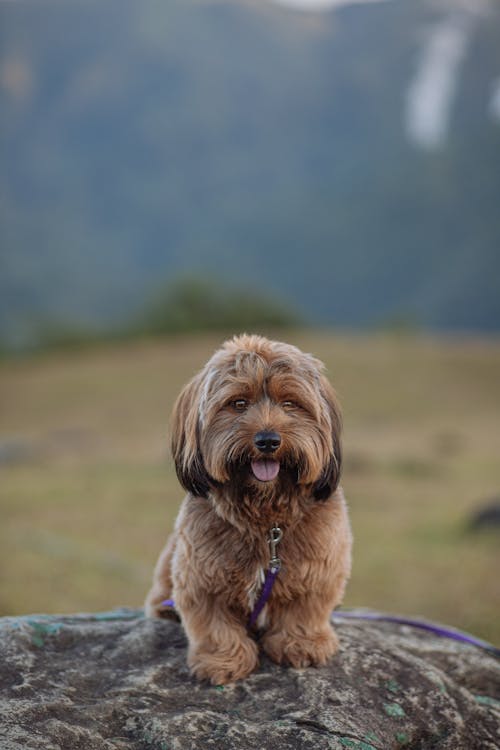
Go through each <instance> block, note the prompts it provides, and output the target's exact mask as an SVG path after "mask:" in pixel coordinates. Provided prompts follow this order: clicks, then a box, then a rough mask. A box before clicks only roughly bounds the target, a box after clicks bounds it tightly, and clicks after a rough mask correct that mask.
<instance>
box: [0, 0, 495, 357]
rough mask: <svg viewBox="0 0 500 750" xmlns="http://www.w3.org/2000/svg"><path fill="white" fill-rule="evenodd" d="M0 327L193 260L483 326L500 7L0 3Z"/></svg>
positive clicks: (372, 320) (154, 283) (80, 310)
mask: <svg viewBox="0 0 500 750" xmlns="http://www.w3.org/2000/svg"><path fill="white" fill-rule="evenodd" d="M0 29H1V31H0V34H1V45H0V107H1V111H2V122H1V126H0V148H1V165H2V166H1V169H0V196H1V200H0V226H1V230H0V232H1V273H0V318H1V323H0V339H3V340H4V341H5V340H7V341H10V342H11V343H18V344H19V343H21V344H22V343H26V342H28V343H29V342H30V341H31V340H33V339H36V337H37V336H38V332H39V329H40V327H43V326H46V325H48V324H51V323H53V322H54V321H56V322H57V321H60V320H64V322H65V324H67V325H73V324H74V325H83V326H85V325H92V326H95V325H98V326H109V325H115V324H117V323H118V322H120V321H123V320H125V319H129V318H132V317H133V316H134V315H136V314H138V313H139V312H140V310H141V309H142V307H143V304H144V300H145V299H147V298H149V297H150V295H152V294H154V293H155V291H156V290H157V289H158V288H159V287H160V286H161V285H162V284H163V283H164V282H165V281H168V280H169V279H173V278H176V277H178V276H180V275H182V274H184V273H185V272H186V271H187V270H189V271H194V272H195V273H197V274H199V275H201V276H203V275H204V274H210V276H211V277H214V278H216V279H218V280H219V281H221V282H228V281H229V282H232V281H237V282H238V283H239V284H240V285H241V283H242V282H243V284H244V285H245V286H246V287H248V288H256V289H259V290H261V291H262V292H263V293H264V294H266V295H268V296H271V297H272V296H273V295H276V297H277V298H278V297H279V299H280V300H283V301H285V302H286V301H288V302H289V303H290V304H292V305H293V306H294V308H295V309H296V310H297V312H298V314H299V315H302V316H304V317H306V318H308V319H310V320H311V321H314V322H323V323H328V324H336V325H348V326H364V325H367V324H375V325H380V324H384V323H386V322H388V321H393V320H396V319H397V320H402V321H405V322H407V323H411V324H415V325H418V326H422V327H434V328H447V329H453V328H455V329H464V330H487V331H498V330H500V282H499V279H500V253H499V252H498V248H499V247H500V211H499V194H500V191H499V188H500V169H499V163H500V162H499V154H500V83H499V81H500V5H499V4H498V3H493V2H492V3H488V2H482V1H480V0H477V1H472V2H467V3H466V2H453V3H452V2H444V0H443V1H442V2H431V1H430V0H394V1H393V2H386V3H370V4H366V5H354V6H352V7H342V8H340V9H338V10H335V12H334V11H328V12H324V13H321V14H313V13H306V12H296V11H293V10H291V9H290V8H286V7H281V6H279V5H275V4H272V3H266V2H264V0H261V1H260V2H255V3H248V2H243V1H241V2H238V1H237V0H233V2H222V1H221V2H208V0H207V2H199V1H198V2H196V1H195V0H162V2H159V0H145V1H144V2H142V3H136V2H132V1H131V0H99V1H98V2H97V1H96V0H88V1H86V2H79V1H75V2H71V3H58V2H49V1H48V0H40V1H39V2H36V3H35V2H15V3H12V2H11V3H0Z"/></svg>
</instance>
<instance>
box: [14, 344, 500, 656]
mask: <svg viewBox="0 0 500 750" xmlns="http://www.w3.org/2000/svg"><path fill="white" fill-rule="evenodd" d="M287 339H288V340H289V341H291V342H292V343H295V344H297V345H298V346H300V347H301V348H303V349H305V350H307V351H312V352H313V353H315V354H316V355H317V356H319V357H320V358H321V359H323V360H324V361H325V363H326V364H327V368H328V371H329V375H330V377H331V379H332V381H333V383H334V384H335V386H336V388H337V391H338V393H339V395H340V399H341V402H342V404H343V408H344V422H345V439H344V446H345V471H344V477H343V485H344V489H345V492H346V495H347V498H348V501H349V505H350V512H351V518H352V523H353V527H354V535H355V551H354V569H353V576H352V580H351V583H350V586H349V588H348V594H347V598H346V602H345V603H346V604H347V605H359V606H368V607H375V608H380V609H384V610H389V611H392V612H399V613H405V614H417V615H421V616H425V617H429V618H432V619H435V620H440V621H443V622H447V623H449V624H451V625H454V626H456V627H459V628H463V629H465V630H469V631H471V632H473V633H475V634H477V635H479V636H482V637H483V638H486V639H489V640H492V641H494V642H499V641H500V621H499V618H498V601H499V600H500V581H499V576H498V572H497V571H498V570H499V563H500V559H499V558H500V555H499V548H500V545H499V543H498V542H499V532H498V531H496V532H495V531H493V530H491V531H488V532H484V533H476V534H471V533H468V532H467V531H466V523H467V518H468V516H469V514H470V513H471V512H473V510H474V509H475V508H477V507H479V506H480V505H481V503H483V502H485V501H487V500H488V499H489V498H491V497H494V496H499V495H500V460H499V456H500V430H499V416H500V388H499V383H500V344H499V343H498V342H496V343H495V342H484V341H473V340H463V341H459V340H453V341H447V340H445V339H437V338H436V339H432V338H416V337H409V338H404V337H398V336H383V335H378V336H372V337H368V336H354V335H353V336H347V335H345V336H344V335H342V336H340V335H332V334H328V333H311V332H297V333H290V334H288V336H287ZM219 343H220V341H219V338H218V337H216V336H203V337H194V338H193V337H186V338H182V337H178V338H170V339H168V340H166V341H163V342H158V341H156V342H147V341H146V342H136V343H131V342H129V343H122V344H116V345H114V346H113V347H110V348H103V347H98V348H96V349H88V350H85V351H80V352H78V351H75V352H65V353H51V354H47V355H37V356H36V357H32V358H25V359H23V360H6V361H3V362H2V363H1V365H0V392H1V394H2V407H1V408H2V434H1V436H0V442H2V443H3V444H4V445H5V444H6V443H16V444H17V445H18V446H21V450H20V451H19V452H18V455H17V461H14V460H12V461H11V463H9V464H8V465H4V466H3V467H2V468H1V488H0V493H1V494H0V512H1V518H2V523H1V525H0V565H1V569H2V585H1V587H0V614H5V615H7V614H16V613H28V612H35V611H37V612H42V611H43V612H75V611H84V610H87V611H90V610H98V609H107V608H110V607H114V606H118V605H131V606H138V605H141V603H142V601H143V598H144V595H145V593H146V590H147V588H148V585H149V581H150V577H151V572H152V568H153V565H154V562H155V559H156V556H157V554H158V552H159V550H160V548H161V546H162V544H163V542H164V540H165V537H166V535H167V533H168V532H169V530H170V529H171V526H172V524H173V521H174V518H175V515H176V511H177V508H178V505H179V503H180V501H181V499H182V490H181V488H180V487H179V485H178V482H177V479H176V477H175V472H174V470H173V467H172V465H171V462H170V460H169V459H168V419H169V414H170V410H171V406H172V403H173V400H174V398H175V396H176V394H177V393H178V391H179V389H180V387H181V385H182V384H183V383H184V382H185V381H186V380H187V378H188V377H190V376H191V375H192V374H193V373H194V372H195V371H196V370H197V369H198V368H199V367H201V365H202V364H203V363H204V362H205V360H206V359H207V357H208V356H209V355H210V353H211V352H212V351H213V350H214V349H215V348H216V346H217V345H218V344H219Z"/></svg>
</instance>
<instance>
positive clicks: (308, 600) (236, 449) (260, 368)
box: [146, 335, 351, 684]
mask: <svg viewBox="0 0 500 750" xmlns="http://www.w3.org/2000/svg"><path fill="white" fill-rule="evenodd" d="M262 431H268V432H269V431H272V433H273V434H275V435H278V436H279V439H280V441H281V442H280V444H279V447H277V448H276V449H275V450H273V451H272V453H268V452H267V451H266V452H265V454H263V453H262V450H261V449H260V448H259V447H257V445H256V435H258V434H259V433H261V432H262ZM340 432H341V414H340V408H339V405H338V403H337V399H336V396H335V393H334V391H333V389H332V387H331V386H330V384H329V382H328V381H327V379H326V378H325V376H324V375H323V366H322V364H321V362H319V360H317V359H315V358H314V357H312V356H311V355H309V354H304V353H303V352H301V351H300V350H299V349H297V348H296V347H293V346H290V345H288V344H283V343H279V342H275V341H269V340H267V339H265V338H263V337H260V336H247V335H243V336H239V337H235V338H234V339H232V340H230V341H228V342H226V343H225V344H224V345H223V346H222V348H221V349H220V350H218V351H217V352H216V353H215V354H214V356H213V357H212V358H211V359H210V360H209V362H208V363H207V364H206V365H205V367H204V368H203V369H202V370H201V372H200V373H198V374H197V375H196V376H195V377H194V378H193V379H192V380H191V381H190V382H189V383H188V384H187V385H186V386H185V388H184V389H183V391H182V392H181V394H180V396H179V398H178V400H177V402H176V404H175V407H174V413H173V422H172V453H173V457H174V461H175V466H176V470H177V474H178V477H179V480H180V482H181V484H182V485H183V486H184V488H185V489H186V490H187V492H188V494H187V496H186V497H185V499H184V501H183V503H182V506H181V509H180V512H179V515H178V518H177V522H176V525H175V530H174V533H173V534H172V535H171V537H170V538H169V539H168V541H167V544H166V546H165V548H164V550H163V551H162V553H161V555H160V558H159V560H158V563H157V565H156V568H155V572H154V578H153V586H152V588H151V591H150V592H149V594H148V597H147V600H146V613H147V614H148V615H149V616H153V617H154V616H156V617H160V616H162V615H165V609H164V607H163V606H162V604H161V602H162V601H164V600H165V599H168V598H170V597H172V596H173V598H174V599H175V602H176V607H177V609H178V611H179V613H180V616H181V619H182V622H183V625H184V628H185V630H186V633H187V636H188V640H189V651H188V662H189V665H190V667H191V670H192V672H193V673H194V674H195V675H196V676H197V677H198V678H200V679H209V680H210V681H211V682H212V683H214V684H223V683H227V682H231V681H233V680H236V679H239V678H243V677H245V676H246V675H248V674H249V673H250V672H252V671H253V670H254V669H255V668H256V666H257V664H258V651H259V645H260V646H261V647H262V648H263V650H264V651H265V652H266V653H267V654H268V656H270V657H271V659H273V660H274V661H276V662H278V663H287V664H290V665H291V666H293V667H306V666H308V665H321V664H324V663H325V662H326V661H327V659H328V658H329V657H331V656H332V655H333V654H334V653H335V651H336V649H337V646H338V641H337V637H336V635H335V633H334V631H333V629H332V627H331V624H330V613H331V611H332V609H333V608H334V607H336V606H337V605H338V604H339V603H340V601H341V600H342V597H343V594H344V589H345V585H346V582H347V579H348V577H349V573H350V564H351V531H350V526H349V520H348V516H347V510H346V505H345V500H344V496H343V493H342V490H341V488H340V487H339V486H338V483H339V479H340V471H341V463H342V456H341V446H340ZM263 459H265V460H266V461H271V463H272V464H273V465H274V466H276V462H279V472H278V473H277V476H276V477H273V478H272V479H270V480H267V479H266V480H262V479H259V478H258V477H257V476H256V474H255V472H254V470H253V468H252V467H253V466H254V465H255V462H259V461H261V462H262V461H263ZM275 524H278V525H279V526H280V527H281V528H282V529H283V539H282V541H281V543H280V545H279V550H278V552H279V556H280V558H281V560H282V563H283V568H282V570H281V572H280V574H279V575H278V578H277V580H276V583H275V586H274V588H273V591H272V594H271V597H270V599H269V601H268V603H267V605H266V607H265V609H264V610H263V612H262V613H261V616H260V618H259V621H258V626H259V627H258V630H256V631H255V632H249V630H248V628H247V622H248V617H249V614H250V611H251V608H252V605H253V602H254V601H255V598H256V597H257V596H258V593H259V588H260V585H261V581H262V572H263V570H265V568H266V567H267V565H268V561H269V547H268V541H267V539H268V535H269V530H270V528H271V527H272V526H273V525H275Z"/></svg>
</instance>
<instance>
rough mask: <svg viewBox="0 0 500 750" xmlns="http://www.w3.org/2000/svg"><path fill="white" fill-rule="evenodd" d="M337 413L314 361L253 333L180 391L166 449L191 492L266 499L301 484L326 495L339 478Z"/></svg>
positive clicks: (226, 348) (314, 493)
mask: <svg viewBox="0 0 500 750" xmlns="http://www.w3.org/2000/svg"><path fill="white" fill-rule="evenodd" d="M340 429H341V417H340V410H339V407H338V404H337V401H336V398H335V395H334V392H333V389H332V388H331V386H330V385H329V383H328V381H327V380H326V378H325V377H324V376H323V374H322V365H321V363H320V362H319V361H318V360H316V359H314V358H313V357H312V356H311V355H309V354H304V353H302V352H301V351H300V350H299V349H297V348H296V347H293V346H289V345H287V344H282V343H278V342H274V341H268V340H267V339H265V338H262V337H260V336H239V337H236V338H234V339H232V340H231V341H228V342H226V343H225V344H224V345H223V347H222V348H221V349H220V350H219V351H217V352H216V353H215V354H214V356H213V357H212V358H211V359H210V360H209V362H208V363H207V364H206V366H205V367H204V369H203V370H202V371H201V372H200V373H199V374H198V375H197V376H195V377H194V378H193V380H191V382H190V383H188V385H187V386H186V387H185V388H184V390H183V391H182V393H181V394H180V396H179V398H178V400H177V403H176V405H175V408H174V415H173V437H172V449H173V455H174V460H175V464H176V469H177V474H178V476H179V479H180V481H181V483H182V484H183V486H184V487H185V488H186V489H187V490H189V491H190V492H192V493H193V494H195V495H199V496H207V495H208V493H209V492H210V490H211V489H213V490H216V489H217V488H221V487H222V488H226V487H229V486H230V485H231V484H232V485H237V487H238V488H239V489H240V491H241V489H243V488H246V489H247V491H248V492H249V493H250V494H252V495H254V496H256V495H260V496H261V497H264V496H266V497H272V496H274V497H275V496H277V495H280V494H283V493H285V492H288V493H289V492H290V490H293V488H294V487H297V486H302V487H309V488H310V491H311V495H312V496H314V497H315V498H316V499H318V500H322V499H325V498H326V497H329V496H330V494H331V493H332V492H333V491H334V489H335V488H336V487H337V484H338V482H339V478H340V467H341V451H340Z"/></svg>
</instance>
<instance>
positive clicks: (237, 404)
mask: <svg viewBox="0 0 500 750" xmlns="http://www.w3.org/2000/svg"><path fill="white" fill-rule="evenodd" d="M231 406H232V407H233V409H236V411H245V409H246V408H247V406H248V401H247V400H246V399H244V398H237V399H236V400H235V401H231Z"/></svg>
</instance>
